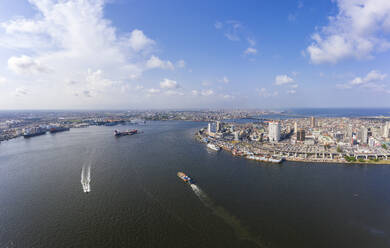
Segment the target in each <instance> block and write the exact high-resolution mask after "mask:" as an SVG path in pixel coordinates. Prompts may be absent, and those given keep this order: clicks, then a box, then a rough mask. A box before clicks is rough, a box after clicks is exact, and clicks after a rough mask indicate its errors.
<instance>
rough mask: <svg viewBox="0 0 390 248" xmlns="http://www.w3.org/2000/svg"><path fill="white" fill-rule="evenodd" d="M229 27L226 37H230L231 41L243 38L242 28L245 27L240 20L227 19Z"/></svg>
mask: <svg viewBox="0 0 390 248" xmlns="http://www.w3.org/2000/svg"><path fill="white" fill-rule="evenodd" d="M226 24H227V26H228V29H227V31H226V32H225V37H226V38H228V39H229V40H231V41H239V40H241V38H240V36H241V30H242V28H243V26H242V24H241V22H239V21H234V20H231V21H227V22H226Z"/></svg>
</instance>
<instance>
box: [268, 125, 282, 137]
mask: <svg viewBox="0 0 390 248" xmlns="http://www.w3.org/2000/svg"><path fill="white" fill-rule="evenodd" d="M268 137H269V140H270V141H271V142H278V141H279V140H280V123H279V122H270V123H269V125H268Z"/></svg>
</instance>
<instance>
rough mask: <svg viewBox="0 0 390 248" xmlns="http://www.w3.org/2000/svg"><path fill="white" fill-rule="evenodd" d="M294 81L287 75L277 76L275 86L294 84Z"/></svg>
mask: <svg viewBox="0 0 390 248" xmlns="http://www.w3.org/2000/svg"><path fill="white" fill-rule="evenodd" d="M293 82H294V79H292V78H290V77H289V76H287V75H277V76H276V77H275V84H276V85H283V84H288V83H293Z"/></svg>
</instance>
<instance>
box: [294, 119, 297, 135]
mask: <svg viewBox="0 0 390 248" xmlns="http://www.w3.org/2000/svg"><path fill="white" fill-rule="evenodd" d="M297 132H298V123H297V122H295V123H294V133H297Z"/></svg>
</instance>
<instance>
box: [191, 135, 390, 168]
mask: <svg viewBox="0 0 390 248" xmlns="http://www.w3.org/2000/svg"><path fill="white" fill-rule="evenodd" d="M194 136H195V139H196V140H198V141H199V142H200V143H202V144H206V145H207V143H205V142H204V141H202V138H203V137H202V136H200V135H199V134H198V133H196V134H195V135H194ZM218 147H220V148H221V149H222V150H224V151H227V152H229V153H230V155H232V156H233V157H242V158H244V159H247V160H253V159H249V158H247V155H235V154H233V151H232V150H230V149H227V148H225V147H223V146H218ZM255 161H256V160H255ZM284 161H288V162H300V163H323V164H324V163H325V164H332V163H333V164H351V165H352V164H357V165H390V160H378V161H374V160H364V161H363V162H362V161H351V162H349V161H346V160H340V159H334V160H331V159H327V160H325V159H321V160H320V159H318V160H316V159H308V158H299V159H296V158H289V157H283V159H282V161H281V162H280V163H272V162H265V161H257V162H261V163H266V164H283V162H284Z"/></svg>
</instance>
